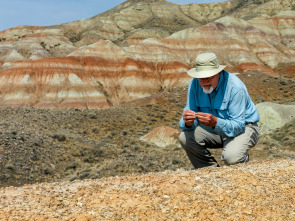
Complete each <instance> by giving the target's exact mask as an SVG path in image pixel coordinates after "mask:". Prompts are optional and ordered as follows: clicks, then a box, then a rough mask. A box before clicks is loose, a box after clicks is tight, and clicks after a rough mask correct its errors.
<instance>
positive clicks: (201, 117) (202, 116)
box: [196, 112, 217, 127]
mask: <svg viewBox="0 0 295 221" xmlns="http://www.w3.org/2000/svg"><path fill="white" fill-rule="evenodd" d="M196 117H197V119H198V121H199V122H200V123H201V124H203V125H205V126H208V127H216V125H217V117H215V116H214V115H212V114H207V113H202V112H198V113H196Z"/></svg>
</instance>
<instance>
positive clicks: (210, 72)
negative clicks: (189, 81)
mask: <svg viewBox="0 0 295 221" xmlns="http://www.w3.org/2000/svg"><path fill="white" fill-rule="evenodd" d="M226 66H227V65H219V67H218V68H216V69H212V70H206V71H198V70H197V69H196V68H192V69H190V70H189V71H187V74H188V75H189V76H191V77H193V78H209V77H212V76H214V75H216V74H218V73H219V72H220V71H222V70H223V69H224V68H225V67H226Z"/></svg>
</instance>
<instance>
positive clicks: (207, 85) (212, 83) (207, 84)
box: [198, 73, 221, 94]
mask: <svg viewBox="0 0 295 221" xmlns="http://www.w3.org/2000/svg"><path fill="white" fill-rule="evenodd" d="M220 74H221V73H218V74H216V75H214V76H212V77H209V78H198V80H199V83H200V85H201V87H202V88H203V90H204V92H205V93H207V94H210V93H212V91H213V90H214V89H215V88H216V87H217V86H218V82H219V78H220Z"/></svg>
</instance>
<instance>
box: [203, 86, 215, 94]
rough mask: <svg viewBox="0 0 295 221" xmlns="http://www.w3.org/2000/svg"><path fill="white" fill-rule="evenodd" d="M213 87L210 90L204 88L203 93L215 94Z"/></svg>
mask: <svg viewBox="0 0 295 221" xmlns="http://www.w3.org/2000/svg"><path fill="white" fill-rule="evenodd" d="M213 90H214V89H213V87H212V86H211V87H210V88H209V89H206V88H205V87H203V91H204V93H206V94H211V93H212V92H213Z"/></svg>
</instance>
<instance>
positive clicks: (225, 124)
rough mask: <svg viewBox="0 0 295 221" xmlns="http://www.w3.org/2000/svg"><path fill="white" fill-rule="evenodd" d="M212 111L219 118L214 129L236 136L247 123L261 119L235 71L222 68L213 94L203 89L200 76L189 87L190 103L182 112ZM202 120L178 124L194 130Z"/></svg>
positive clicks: (183, 128)
mask: <svg viewBox="0 0 295 221" xmlns="http://www.w3.org/2000/svg"><path fill="white" fill-rule="evenodd" d="M186 110H192V111H194V112H203V113H210V114H213V115H214V116H215V117H217V125H216V127H215V128H214V131H215V132H216V133H217V134H219V135H222V136H227V137H236V136H238V135H240V134H241V133H243V132H244V131H245V125H246V124H248V123H256V122H258V121H259V114H258V111H257V109H256V107H255V105H254V103H253V101H252V100H251V98H250V95H249V94H248V91H247V88H246V86H245V85H244V83H243V82H242V81H241V80H240V79H239V78H238V77H236V76H235V75H234V74H231V73H228V72H226V71H222V72H221V75H220V79H219V83H218V86H217V87H216V88H215V90H214V91H213V92H212V93H211V94H206V93H204V92H203V88H202V87H201V86H200V84H199V81H198V79H196V78H194V79H193V80H192V81H191V82H190V84H189V87H188V93H187V103H186V107H185V108H184V109H183V111H186ZM198 124H199V122H198V120H197V119H196V120H195V121H194V124H193V126H192V127H187V126H186V125H185V123H184V120H183V118H181V120H180V121H179V126H180V128H181V129H182V130H183V131H186V130H194V129H195V128H196V127H197V126H198Z"/></svg>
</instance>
